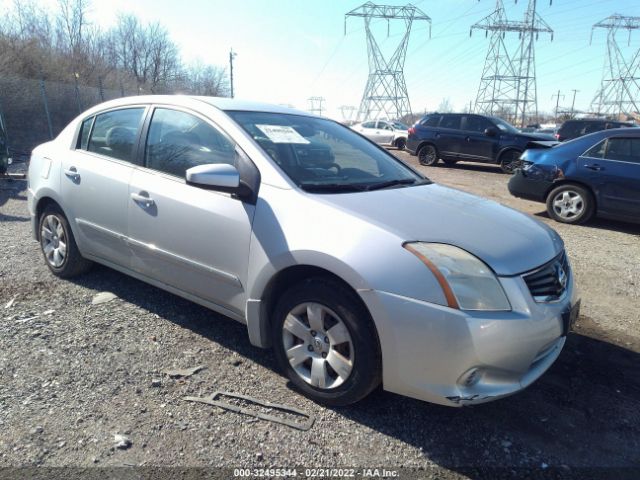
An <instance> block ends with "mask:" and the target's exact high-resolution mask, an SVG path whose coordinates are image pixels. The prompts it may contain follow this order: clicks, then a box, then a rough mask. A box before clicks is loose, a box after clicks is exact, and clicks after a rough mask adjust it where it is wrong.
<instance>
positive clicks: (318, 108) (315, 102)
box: [308, 97, 324, 116]
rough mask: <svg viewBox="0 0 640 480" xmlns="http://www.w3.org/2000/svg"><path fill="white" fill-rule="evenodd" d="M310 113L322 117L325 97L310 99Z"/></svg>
mask: <svg viewBox="0 0 640 480" xmlns="http://www.w3.org/2000/svg"><path fill="white" fill-rule="evenodd" d="M308 100H309V112H310V113H315V114H316V115H319V116H322V102H324V97H309V98H308Z"/></svg>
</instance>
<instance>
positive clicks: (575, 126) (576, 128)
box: [558, 122, 584, 137]
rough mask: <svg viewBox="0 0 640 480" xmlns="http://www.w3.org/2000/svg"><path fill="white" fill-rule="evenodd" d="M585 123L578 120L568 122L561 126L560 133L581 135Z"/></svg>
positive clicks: (562, 134) (571, 135)
mask: <svg viewBox="0 0 640 480" xmlns="http://www.w3.org/2000/svg"><path fill="white" fill-rule="evenodd" d="M583 125H584V124H583V123H578V122H566V123H565V124H564V125H562V127H560V130H559V131H558V134H559V135H561V136H563V137H577V136H579V135H580V129H581V128H582V126H583Z"/></svg>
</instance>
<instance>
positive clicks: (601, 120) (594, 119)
mask: <svg viewBox="0 0 640 480" xmlns="http://www.w3.org/2000/svg"><path fill="white" fill-rule="evenodd" d="M573 122H604V123H626V124H630V123H632V122H631V121H629V120H609V119H606V118H572V119H570V120H566V121H565V122H564V123H573Z"/></svg>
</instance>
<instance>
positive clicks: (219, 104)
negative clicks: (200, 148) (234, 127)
mask: <svg viewBox="0 0 640 480" xmlns="http://www.w3.org/2000/svg"><path fill="white" fill-rule="evenodd" d="M194 100H196V101H199V102H204V103H207V104H209V105H211V106H213V107H215V108H218V109H219V110H223V111H226V112H228V111H246V112H265V113H283V114H292V115H304V116H308V117H317V115H313V114H311V113H309V112H305V111H302V110H297V109H295V108H289V107H285V106H282V105H273V104H269V103H262V102H254V101H249V100H237V99H234V98H225V97H204V96H196V95H134V96H129V97H122V98H117V99H114V100H110V101H107V102H104V103H102V104H100V105H96V106H95V107H94V108H92V109H90V110H95V109H96V108H99V109H104V108H117V107H122V106H127V105H132V104H143V103H159V104H163V103H164V104H170V105H176V106H184V107H187V106H189V105H193V101H194Z"/></svg>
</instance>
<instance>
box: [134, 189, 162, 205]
mask: <svg viewBox="0 0 640 480" xmlns="http://www.w3.org/2000/svg"><path fill="white" fill-rule="evenodd" d="M144 193H147V192H140V193H132V194H131V198H132V199H133V201H134V202H136V203H137V204H138V205H140V206H141V207H142V208H149V207H151V206H152V205H155V203H156V202H154V201H153V198H151V197H149V194H147V195H143V194H144Z"/></svg>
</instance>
